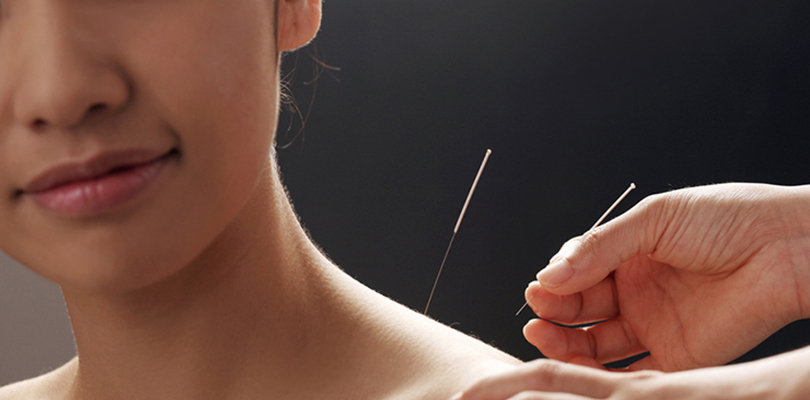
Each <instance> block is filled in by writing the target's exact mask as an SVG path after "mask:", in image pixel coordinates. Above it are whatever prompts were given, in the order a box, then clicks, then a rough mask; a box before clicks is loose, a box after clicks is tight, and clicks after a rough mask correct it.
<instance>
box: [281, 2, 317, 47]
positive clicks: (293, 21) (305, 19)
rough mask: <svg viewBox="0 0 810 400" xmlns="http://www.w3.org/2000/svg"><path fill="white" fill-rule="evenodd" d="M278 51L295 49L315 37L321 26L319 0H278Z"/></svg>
mask: <svg viewBox="0 0 810 400" xmlns="http://www.w3.org/2000/svg"><path fill="white" fill-rule="evenodd" d="M276 12H277V14H276V16H277V17H276V29H277V31H276V40H277V44H278V51H289V50H295V49H297V48H299V47H303V46H305V45H306V44H307V43H309V42H310V40H312V39H313V38H314V37H315V34H316V33H318V29H320V26H321V0H278V3H277V11H276Z"/></svg>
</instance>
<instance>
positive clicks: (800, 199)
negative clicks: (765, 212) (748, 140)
mask: <svg viewBox="0 0 810 400" xmlns="http://www.w3.org/2000/svg"><path fill="white" fill-rule="evenodd" d="M787 189H788V192H789V200H788V201H786V202H785V204H786V205H787V206H786V207H785V208H784V209H783V215H784V217H785V220H786V221H789V223H790V224H791V225H793V226H792V229H791V230H790V231H791V232H792V235H791V236H792V237H791V238H790V239H789V242H788V246H787V251H788V252H789V257H790V264H791V266H792V268H793V272H794V276H795V287H796V297H797V303H798V304H797V308H798V309H797V310H796V311H795V313H794V314H795V315H794V316H793V318H792V319H791V321H790V322H793V321H796V320H799V319H805V318H810V185H803V186H795V187H789V188H787Z"/></svg>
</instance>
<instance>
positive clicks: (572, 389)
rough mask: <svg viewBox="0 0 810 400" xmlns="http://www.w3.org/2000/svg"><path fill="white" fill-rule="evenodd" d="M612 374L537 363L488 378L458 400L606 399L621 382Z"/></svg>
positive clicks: (548, 362)
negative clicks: (516, 399)
mask: <svg viewBox="0 0 810 400" xmlns="http://www.w3.org/2000/svg"><path fill="white" fill-rule="evenodd" d="M612 374H614V373H611V372H606V371H600V370H596V369H592V368H587V367H581V366H575V365H570V364H564V363H561V362H557V361H552V360H535V361H532V362H529V363H526V364H523V365H521V366H518V367H516V368H515V369H514V370H511V371H508V372H505V373H501V374H498V375H493V376H491V377H488V378H485V379H483V380H481V381H479V382H478V383H476V384H474V385H473V386H472V387H470V388H469V389H467V390H466V391H464V393H463V394H462V395H461V397H456V398H454V400H503V399H508V398H510V397H512V396H514V395H516V394H518V393H521V392H526V391H544V392H560V393H571V394H578V395H583V396H587V397H594V398H605V397H607V396H608V395H610V393H611V392H612V391H613V388H614V387H615V385H616V384H617V382H618V378H617V377H614V376H613V375H612ZM616 374H618V373H616Z"/></svg>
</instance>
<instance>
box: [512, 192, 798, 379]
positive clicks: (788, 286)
mask: <svg viewBox="0 0 810 400" xmlns="http://www.w3.org/2000/svg"><path fill="white" fill-rule="evenodd" d="M809 269H810V187H793V188H787V187H778V186H769V185H754V184H726V185H716V186H705V187H698V188H692V189H686V190H678V191H673V192H669V193H666V194H662V195H656V196H652V197H650V198H647V199H645V200H644V201H642V202H641V203H639V204H638V205H637V206H635V207H634V208H633V209H631V210H630V211H628V212H627V213H625V214H624V215H622V216H620V217H618V218H616V219H614V220H613V221H611V222H610V223H608V224H605V225H603V226H601V227H599V228H597V229H595V230H593V231H590V232H588V233H586V234H585V235H583V236H582V237H580V238H575V239H573V240H572V241H569V242H568V243H566V244H565V245H564V246H563V248H562V249H561V251H560V252H559V253H558V255H556V256H555V257H554V258H552V260H551V264H550V265H549V266H548V267H546V268H545V269H544V270H542V271H541V272H540V273H539V274H538V280H539V281H540V285H538V284H537V283H533V284H532V285H530V286H529V288H528V289H527V290H526V297H527V298H529V297H531V296H532V295H533V294H534V293H535V291H536V292H537V294H536V295H534V298H533V299H532V300H531V301H530V305H531V307H532V309H533V310H534V312H535V313H536V314H537V315H538V316H540V317H541V318H544V319H547V320H550V321H555V322H558V323H561V324H566V325H574V324H583V323H588V322H594V321H601V320H606V321H605V322H601V323H599V324H596V325H595V326H592V327H589V328H584V329H569V328H562V327H559V326H556V325H554V324H552V323H550V322H547V321H542V320H533V321H531V322H529V324H527V325H526V327H525V328H524V335H525V336H526V338H527V339H528V340H529V342H531V343H532V344H534V345H535V346H536V347H537V348H538V349H539V350H540V351H541V352H542V353H543V354H544V355H546V356H547V357H549V358H552V359H557V360H562V361H567V362H572V363H578V364H584V365H591V366H599V365H600V364H604V363H608V362H611V361H616V360H620V359H624V358H627V357H630V356H633V355H636V354H640V353H643V352H645V351H649V352H650V356H648V357H646V358H644V359H642V360H640V361H637V362H636V363H634V364H632V365H631V366H630V369H631V370H639V369H657V370H663V371H676V370H684V369H690V368H697V367H705V366H713V365H719V364H724V363H727V362H729V361H731V360H733V359H734V358H736V357H738V356H740V355H742V354H744V353H745V352H746V351H748V350H750V349H751V348H753V347H754V346H755V345H757V344H758V343H760V342H761V341H762V340H764V339H765V338H767V337H768V336H770V335H771V334H772V333H774V332H775V331H777V330H778V329H780V328H781V327H783V326H784V325H786V324H788V323H790V322H792V321H795V320H797V319H800V318H806V317H807V316H808V310H810V289H808V287H809V286H810V271H808V270H809ZM566 278H567V279H566ZM541 286H542V288H541Z"/></svg>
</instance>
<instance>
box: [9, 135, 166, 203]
mask: <svg viewBox="0 0 810 400" xmlns="http://www.w3.org/2000/svg"><path fill="white" fill-rule="evenodd" d="M176 155H177V154H176V152H175V151H169V152H156V151H153V150H127V151H117V152H108V153H103V154H101V155H99V156H97V157H94V158H92V159H90V160H88V161H86V162H81V163H68V164H63V165H58V166H56V167H54V168H51V169H49V170H47V171H45V172H44V173H42V174H40V175H39V176H38V177H37V178H35V179H34V180H33V181H31V183H30V184H29V185H28V186H26V187H25V188H24V189H23V194H24V195H26V196H29V197H30V198H31V199H32V200H33V201H34V203H36V204H37V205H39V206H40V207H42V208H44V209H45V210H47V211H50V212H52V213H54V214H57V215H60V216H73V217H79V216H90V215H97V214H100V213H102V212H104V211H108V210H110V209H112V208H115V207H117V206H119V205H122V204H124V203H127V202H128V201H129V200H131V199H133V198H135V197H136V196H137V195H138V194H139V193H141V192H142V191H143V190H144V189H146V188H147V187H149V185H150V184H151V183H152V182H154V181H155V179H156V178H157V177H158V176H159V175H160V172H161V171H163V169H164V168H165V167H166V165H167V164H168V163H169V160H170V159H171V158H172V157H174V156H176Z"/></svg>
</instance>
